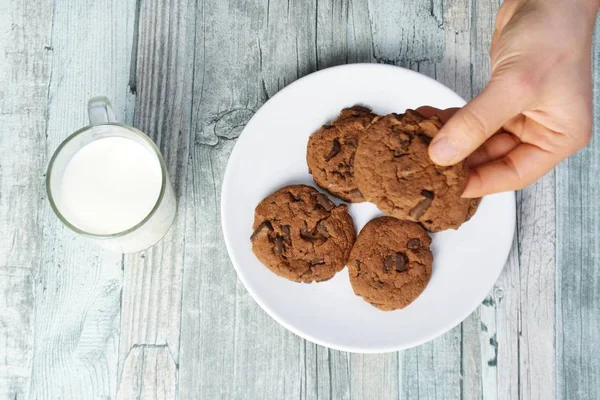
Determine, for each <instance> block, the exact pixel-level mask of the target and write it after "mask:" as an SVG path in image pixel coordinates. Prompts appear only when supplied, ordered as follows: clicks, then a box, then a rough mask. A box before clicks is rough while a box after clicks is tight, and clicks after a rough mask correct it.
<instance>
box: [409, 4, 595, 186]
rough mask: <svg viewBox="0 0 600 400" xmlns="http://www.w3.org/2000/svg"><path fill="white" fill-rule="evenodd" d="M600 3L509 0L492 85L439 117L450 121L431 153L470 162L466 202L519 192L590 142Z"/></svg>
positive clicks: (496, 38) (446, 161) (500, 21)
mask: <svg viewBox="0 0 600 400" xmlns="http://www.w3.org/2000/svg"><path fill="white" fill-rule="evenodd" d="M599 3H600V2H599V1H598V0H572V1H563V0H505V2H504V4H503V5H502V7H501V8H500V10H499V11H498V15H497V17H496V29H495V32H494V35H493V37H492V45H491V49H490V56H491V70H492V75H491V79H490V82H489V83H488V85H487V86H486V88H485V89H484V90H483V91H482V92H481V94H479V95H478V96H477V97H475V98H474V99H473V100H472V101H471V102H469V103H468V104H467V105H465V106H464V107H463V108H461V109H449V110H446V111H444V112H443V113H442V115H441V117H442V120H444V119H448V118H449V119H448V122H447V123H446V124H445V125H444V126H443V128H442V129H441V130H440V132H439V134H438V135H437V136H436V137H435V139H434V140H433V141H432V143H431V146H430V148H429V155H430V157H431V159H432V160H433V161H434V162H435V163H437V164H440V165H452V164H455V163H457V162H460V161H462V160H463V159H465V158H467V157H468V159H467V163H468V164H469V165H470V166H471V168H472V172H471V176H470V178H469V181H468V183H467V186H466V188H465V191H464V194H463V196H464V197H479V196H482V195H485V194H490V193H496V192H502V191H507V190H516V189H522V188H523V187H525V186H527V185H529V184H531V183H533V182H534V181H535V180H537V179H538V178H540V177H541V176H542V175H544V174H545V173H546V172H548V171H549V170H551V169H552V168H553V167H554V166H555V165H557V164H558V163H559V162H560V161H561V160H563V159H564V158H566V157H568V156H569V155H571V154H573V153H575V152H576V151H578V150H580V149H582V148H583V147H585V146H586V145H587V143H588V142H589V140H590V138H591V125H592V82H591V46H592V33H593V29H594V22H595V17H596V13H597V11H598V7H599V5H600V4H599ZM418 111H420V112H421V113H423V114H425V115H432V114H435V113H438V111H439V110H437V109H433V108H431V107H424V108H421V109H419V110H418ZM452 114H454V115H452Z"/></svg>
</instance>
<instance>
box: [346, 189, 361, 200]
mask: <svg viewBox="0 0 600 400" xmlns="http://www.w3.org/2000/svg"><path fill="white" fill-rule="evenodd" d="M348 197H349V198H351V199H362V197H363V195H362V193H361V192H360V190H358V189H354V190H351V191H350V192H348Z"/></svg>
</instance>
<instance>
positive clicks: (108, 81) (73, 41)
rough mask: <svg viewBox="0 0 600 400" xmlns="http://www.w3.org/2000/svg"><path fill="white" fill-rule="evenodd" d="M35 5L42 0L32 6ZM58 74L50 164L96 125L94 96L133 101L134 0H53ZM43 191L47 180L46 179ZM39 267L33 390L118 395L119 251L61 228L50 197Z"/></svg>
mask: <svg viewBox="0 0 600 400" xmlns="http://www.w3.org/2000/svg"><path fill="white" fill-rule="evenodd" d="M30 4H31V7H37V3H36V4H35V5H34V3H30ZM53 11H54V12H53V14H52V15H51V16H47V18H49V20H50V21H52V23H53V25H52V40H51V42H50V43H47V44H46V46H47V50H46V51H48V52H49V53H50V54H51V58H52V77H51V80H50V84H49V87H48V91H47V105H46V107H47V116H48V121H47V124H48V125H47V131H46V134H47V139H46V138H45V139H46V141H45V143H44V142H42V143H44V144H45V148H44V149H43V151H42V152H41V156H42V160H43V165H40V166H39V167H38V168H37V172H38V173H39V175H40V176H41V175H42V174H43V173H44V172H45V171H44V169H45V167H46V163H47V162H48V160H49V157H50V156H51V154H52V152H53V151H54V149H56V147H57V146H58V145H59V143H60V142H61V141H62V140H63V139H64V138H66V137H67V135H69V134H70V133H71V132H73V131H75V130H76V129H78V128H80V127H81V126H84V125H86V124H87V123H88V119H87V115H86V102H87V100H88V99H89V98H90V97H91V96H94V95H98V94H103V95H107V96H109V97H110V98H111V99H112V100H113V104H114V105H115V108H116V112H117V115H118V116H119V117H123V115H125V114H126V113H125V112H124V111H125V109H126V107H127V104H128V90H127V82H128V75H129V68H128V63H129V59H130V48H131V35H132V33H133V31H132V29H131V28H132V20H133V3H132V2H131V1H130V2H121V1H116V0H115V1H106V2H94V3H81V2H78V1H63V2H55V3H54V9H53ZM38 185H39V187H40V190H43V183H42V182H41V181H38ZM39 218H40V224H42V225H43V229H42V232H43V238H42V239H41V240H40V244H41V260H40V263H39V268H37V270H36V275H35V277H36V280H35V282H36V288H35V330H34V332H35V337H34V341H35V348H34V358H33V369H32V378H31V393H30V397H31V398H35V399H38V398H39V399H42V398H44V399H45V398H102V397H103V398H113V397H114V396H115V393H116V379H117V368H116V367H117V346H118V321H119V309H120V290H121V279H122V272H121V267H122V260H121V259H122V258H121V256H120V255H114V254H109V253H106V252H101V251H98V250H97V249H96V247H95V246H94V245H92V244H89V243H87V242H86V241H85V240H84V239H82V238H81V237H77V236H75V235H74V234H73V233H72V232H70V231H69V230H68V229H67V228H65V227H63V226H62V224H61V223H60V222H59V221H58V220H57V218H56V217H55V216H54V215H53V214H52V212H51V210H50V207H49V206H48V204H47V202H46V201H44V203H43V205H42V211H41V214H40V217H39Z"/></svg>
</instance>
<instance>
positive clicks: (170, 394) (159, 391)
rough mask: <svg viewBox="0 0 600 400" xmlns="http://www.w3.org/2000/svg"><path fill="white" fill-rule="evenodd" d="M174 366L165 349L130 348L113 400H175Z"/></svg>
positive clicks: (157, 347) (163, 347) (175, 371)
mask: <svg viewBox="0 0 600 400" xmlns="http://www.w3.org/2000/svg"><path fill="white" fill-rule="evenodd" d="M176 380H177V366H176V364H175V360H173V358H172V357H171V353H170V352H169V348H168V346H167V345H164V346H151V345H143V346H136V347H133V348H132V349H131V352H130V354H129V355H128V356H127V357H126V358H125V365H124V366H123V375H122V376H121V381H120V382H119V390H118V392H117V399H123V400H130V399H148V400H150V399H156V400H172V399H175V398H177V386H176V385H173V382H174V381H176Z"/></svg>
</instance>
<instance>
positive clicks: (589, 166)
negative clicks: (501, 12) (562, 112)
mask: <svg viewBox="0 0 600 400" xmlns="http://www.w3.org/2000/svg"><path fill="white" fill-rule="evenodd" d="M593 70H594V74H593V76H594V111H595V113H594V135H593V139H592V143H591V144H590V145H589V146H588V147H587V148H586V149H584V150H583V151H581V152H579V153H578V154H576V155H575V156H572V157H571V158H569V159H568V160H567V161H565V162H563V163H562V164H561V165H560V166H559V167H558V169H557V170H556V178H557V181H556V218H557V232H556V241H557V244H558V246H557V249H556V258H557V273H556V280H557V282H556V288H557V297H556V319H557V329H556V346H557V351H556V366H557V374H556V375H557V384H556V392H557V393H556V394H557V396H558V397H560V398H561V399H597V398H600V358H598V354H600V343H599V342H598V340H597V338H598V337H599V336H600V270H599V269H598V265H600V240H599V238H600V203H599V202H598V199H599V198H600V189H599V187H598V176H599V175H600V78H599V77H600V17H599V18H598V19H596V33H595V40H594V52H593Z"/></svg>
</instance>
